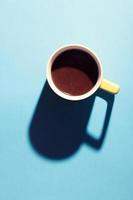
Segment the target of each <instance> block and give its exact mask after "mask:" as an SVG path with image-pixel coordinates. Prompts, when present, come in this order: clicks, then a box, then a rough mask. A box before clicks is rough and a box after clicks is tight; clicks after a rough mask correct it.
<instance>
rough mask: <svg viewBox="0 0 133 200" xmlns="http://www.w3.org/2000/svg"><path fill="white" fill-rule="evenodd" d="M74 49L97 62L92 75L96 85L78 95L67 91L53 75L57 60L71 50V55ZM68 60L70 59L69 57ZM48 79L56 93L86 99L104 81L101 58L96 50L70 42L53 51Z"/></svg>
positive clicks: (49, 63) (69, 98) (48, 69)
mask: <svg viewBox="0 0 133 200" xmlns="http://www.w3.org/2000/svg"><path fill="white" fill-rule="evenodd" d="M73 51H77V52H78V51H81V52H82V54H85V55H88V56H89V57H91V59H92V61H93V62H95V63H96V64H95V67H96V69H95V70H93V76H92V78H93V77H95V78H94V80H92V81H93V82H94V85H93V87H92V88H91V89H90V90H89V91H86V92H85V93H83V94H76V95H75V94H74V95H72V94H71V95H70V94H67V93H65V92H64V91H62V90H61V89H60V88H59V87H58V86H57V85H56V84H55V82H54V80H53V77H52V69H53V66H54V67H56V64H55V63H56V61H57V60H59V58H60V57H61V56H62V55H65V54H66V53H67V52H69V54H70V55H71V52H73ZM67 54H68V53H67ZM68 60H69V57H68ZM59 62H60V61H59ZM59 62H58V65H59ZM64 62H65V60H64ZM67 62H68V61H67ZM79 63H80V58H79ZM69 64H70V63H69ZM96 71H97V76H96V75H95V74H96ZM47 80H48V83H49V85H50V87H51V88H52V90H53V91H54V92H55V93H56V94H58V95H59V96H60V97H62V98H65V99H67V100H82V99H85V98H87V97H89V96H91V95H92V94H93V93H94V92H95V91H96V90H97V89H98V88H99V86H100V84H101V81H102V65H101V62H100V60H99V59H98V57H97V56H96V54H95V53H94V52H92V51H91V50H90V49H89V48H87V47H85V46H83V45H78V44H70V45H67V46H64V47H61V48H59V49H57V50H56V51H55V52H54V53H53V55H52V56H51V57H50V59H49V61H48V65H47Z"/></svg>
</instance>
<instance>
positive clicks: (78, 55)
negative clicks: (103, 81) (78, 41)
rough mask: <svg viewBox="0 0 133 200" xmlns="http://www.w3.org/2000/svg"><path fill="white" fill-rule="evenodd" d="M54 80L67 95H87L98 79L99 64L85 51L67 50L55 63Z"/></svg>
mask: <svg viewBox="0 0 133 200" xmlns="http://www.w3.org/2000/svg"><path fill="white" fill-rule="evenodd" d="M52 79H53V81H54V83H55V85H56V87H57V88H58V89H59V90H61V91H62V92H64V93H66V94H69V95H74V96H77V95H82V94H85V93H86V92H88V91H90V90H91V89H92V88H93V86H94V85H95V83H96V81H97V79H98V68H97V63H96V62H95V60H94V59H93V58H92V56H90V55H89V54H87V53H86V52H84V51H81V50H76V49H73V50H67V51H65V52H63V53H61V54H60V55H59V56H58V57H57V58H56V59H55V61H54V62H53V65H52Z"/></svg>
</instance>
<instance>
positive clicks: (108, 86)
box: [100, 79, 120, 94]
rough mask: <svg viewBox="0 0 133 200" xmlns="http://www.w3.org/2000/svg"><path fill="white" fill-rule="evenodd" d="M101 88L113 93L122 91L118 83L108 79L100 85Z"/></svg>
mask: <svg viewBox="0 0 133 200" xmlns="http://www.w3.org/2000/svg"><path fill="white" fill-rule="evenodd" d="M100 89H102V90H105V91H107V92H109V93H111V94H117V93H118V92H119V91H120V86H119V85H117V84H116V83H112V82H111V81H108V80H106V79H103V80H102V82H101V85H100Z"/></svg>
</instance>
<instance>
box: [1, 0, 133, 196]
mask: <svg viewBox="0 0 133 200" xmlns="http://www.w3.org/2000/svg"><path fill="white" fill-rule="evenodd" d="M132 10H133V1H131V0H127V1H124V0H121V1H120V0H117V1H115V0H109V1H105V0H101V1H96V0H93V1H90V0H89V1H88V0H78V1H76V0H71V1H70V0H69V1H68V0H62V1H61V0H55V1H54V0H49V1H42V0H38V1H36V0H29V1H26V0H23V1H21V0H20V1H17V0H9V1H8V0H0V199H1V200H23V199H25V200H29V199H32V200H36V199H37V200H43V199H46V200H56V199H58V200H61V199H64V200H65V199H70V200H72V199H76V200H82V199H84V200H88V199H91V200H95V199H101V200H103V199H108V200H112V199H113V200H131V199H132V198H133V155H132V154H133V131H132V129H133V110H132V109H133V92H132V85H133V82H132V80H133V78H132V77H133V75H132V74H133V59H132V57H133V53H132V52H133V51H132V49H133V41H132V36H133V12H132ZM67 43H81V44H84V45H86V46H88V47H90V48H91V49H92V50H94V51H95V52H96V53H97V54H98V56H99V57H100V59H101V60H102V63H103V68H104V77H106V78H108V79H110V80H112V81H115V82H117V83H118V84H120V86H121V91H120V93H119V94H118V95H117V96H116V98H115V102H114V106H113V111H112V115H111V118H110V123H109V127H108V130H107V135H106V138H105V140H104V143H103V145H102V148H100V149H99V150H95V149H93V148H92V147H90V146H89V145H86V144H82V145H81V146H80V148H79V149H78V151H76V152H75V153H74V154H73V155H71V156H70V157H69V158H66V159H62V160H58V159H57V160H53V159H50V158H46V157H45V156H41V155H39V154H38V152H37V151H36V150H35V149H34V148H33V146H32V145H31V142H30V140H29V126H30V123H31V120H32V116H33V113H34V111H35V107H36V105H37V102H38V100H39V96H40V94H41V91H42V88H43V87H44V83H45V80H46V76H45V69H46V64H47V61H48V58H49V56H50V55H51V53H52V52H53V51H54V50H55V49H56V48H58V47H60V46H61V45H65V44H67ZM97 99H98V101H97V103H96V106H95V105H94V110H95V113H94V114H97V113H101V112H102V110H103V109H101V108H102V106H101V104H102V102H103V101H102V99H101V98H97ZM64 103H65V102H64ZM100 116H101V115H100ZM99 119H101V117H99ZM94 120H95V117H94V119H92V120H91V123H90V124H91V126H93V121H94ZM88 126H89V125H88ZM92 128H93V131H94V132H95V131H96V130H97V128H98V127H97V126H93V127H92ZM87 129H88V127H87Z"/></svg>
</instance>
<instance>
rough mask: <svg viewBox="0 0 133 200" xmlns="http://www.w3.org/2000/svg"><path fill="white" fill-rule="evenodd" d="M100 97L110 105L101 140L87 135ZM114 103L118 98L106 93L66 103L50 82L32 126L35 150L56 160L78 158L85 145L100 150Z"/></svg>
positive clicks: (38, 104) (31, 134) (98, 93)
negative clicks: (94, 106)
mask: <svg viewBox="0 0 133 200" xmlns="http://www.w3.org/2000/svg"><path fill="white" fill-rule="evenodd" d="M96 96H99V97H101V98H102V99H104V100H105V101H106V102H107V109H106V113H105V119H104V123H103V128H102V131H101V133H100V137H99V138H98V139H97V138H95V137H93V136H92V134H91V135H90V134H89V133H87V132H86V126H87V124H88V123H89V119H90V116H91V112H92V109H93V105H94V101H95V98H96ZM113 103H114V95H112V94H109V93H107V92H104V91H102V90H98V91H97V92H96V93H95V94H94V95H93V96H91V97H89V98H88V99H85V100H82V101H76V102H73V101H69V100H64V99H62V98H61V97H59V96H57V95H56V94H55V93H54V92H53V91H52V90H51V88H50V87H49V85H48V83H47V81H46V83H45V85H44V88H43V90H42V93H41V95H40V98H39V101H38V103H37V106H36V108H35V112H34V114H33V117H32V120H31V123H30V127H29V140H30V143H31V145H32V147H33V149H34V150H35V151H36V152H38V153H39V154H40V155H41V156H43V157H45V158H48V159H53V160H61V159H66V158H68V157H70V156H72V155H74V153H76V151H77V150H78V149H79V147H80V146H81V144H83V143H86V144H88V145H89V146H91V147H92V148H93V149H95V150H100V149H101V147H102V145H103V143H104V140H105V136H106V133H107V129H108V125H109V121H110V116H111V112H112V108H113Z"/></svg>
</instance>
